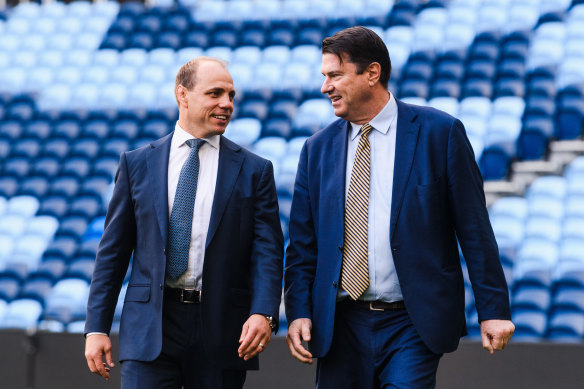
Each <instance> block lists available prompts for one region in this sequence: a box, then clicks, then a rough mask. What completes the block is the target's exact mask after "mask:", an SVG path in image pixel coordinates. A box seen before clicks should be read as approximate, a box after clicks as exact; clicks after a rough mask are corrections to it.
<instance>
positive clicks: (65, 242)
mask: <svg viewBox="0 0 584 389" xmlns="http://www.w3.org/2000/svg"><path fill="white" fill-rule="evenodd" d="M77 248H78V243H77V239H75V238H74V237H72V236H59V237H55V240H53V242H51V244H49V247H48V248H47V250H46V251H45V254H44V255H43V257H44V258H59V259H62V260H63V261H65V262H67V263H68V262H70V260H71V259H72V258H73V255H74V254H75V253H76V252H77Z"/></svg>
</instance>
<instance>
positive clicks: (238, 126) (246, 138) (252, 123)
mask: <svg viewBox="0 0 584 389" xmlns="http://www.w3.org/2000/svg"><path fill="white" fill-rule="evenodd" d="M261 132H262V123H261V122H260V121H259V120H258V119H254V118H243V119H235V120H232V121H231V122H230V123H229V125H228V126H227V130H226V131H225V136H226V137H227V138H229V139H231V140H232V141H234V142H235V143H237V144H238V145H240V146H242V147H246V148H249V147H250V146H251V145H252V144H253V143H254V142H255V141H256V140H258V138H259V137H260V134H261Z"/></svg>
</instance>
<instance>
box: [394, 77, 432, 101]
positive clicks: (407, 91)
mask: <svg viewBox="0 0 584 389" xmlns="http://www.w3.org/2000/svg"><path fill="white" fill-rule="evenodd" d="M398 93H399V97H400V98H404V97H421V98H423V99H427V98H428V96H429V88H428V84H427V83H426V82H425V81H420V80H409V81H404V82H403V83H402V84H401V86H400V87H399V91H398Z"/></svg>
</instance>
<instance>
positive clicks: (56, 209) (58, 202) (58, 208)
mask: <svg viewBox="0 0 584 389" xmlns="http://www.w3.org/2000/svg"><path fill="white" fill-rule="evenodd" d="M68 208H69V203H68V201H67V196H63V195H56V196H48V197H44V198H43V199H42V201H41V205H40V208H39V211H38V214H39V215H47V216H53V217H55V218H57V219H60V218H61V217H63V216H64V215H65V213H67V209H68Z"/></svg>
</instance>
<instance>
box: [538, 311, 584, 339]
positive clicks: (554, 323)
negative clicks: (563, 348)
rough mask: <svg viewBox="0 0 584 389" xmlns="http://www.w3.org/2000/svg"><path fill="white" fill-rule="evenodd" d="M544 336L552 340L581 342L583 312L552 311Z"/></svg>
mask: <svg viewBox="0 0 584 389" xmlns="http://www.w3.org/2000/svg"><path fill="white" fill-rule="evenodd" d="M546 337H547V338H548V339H549V340H551V341H552V342H563V343H580V342H582V339H583V338H584V312H581V311H560V312H554V314H552V315H551V317H550V319H549V325H548V329H547V334H546Z"/></svg>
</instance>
